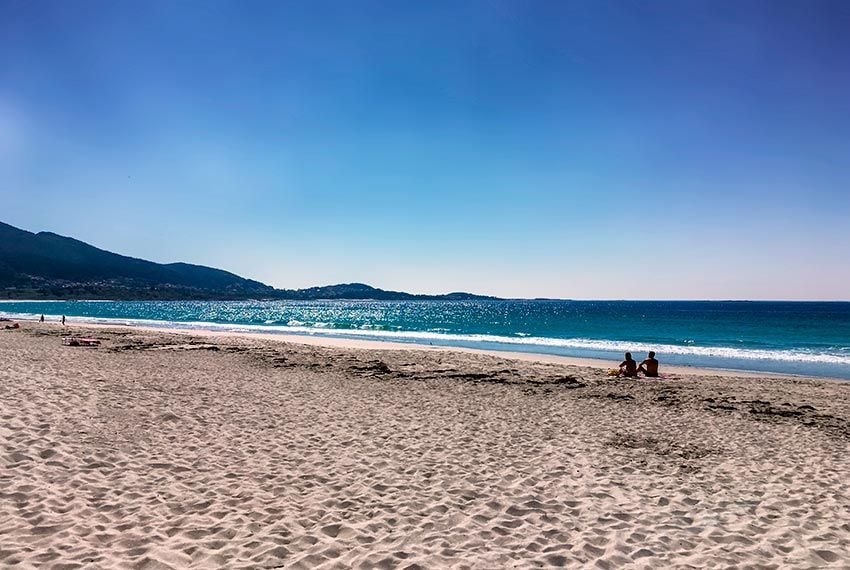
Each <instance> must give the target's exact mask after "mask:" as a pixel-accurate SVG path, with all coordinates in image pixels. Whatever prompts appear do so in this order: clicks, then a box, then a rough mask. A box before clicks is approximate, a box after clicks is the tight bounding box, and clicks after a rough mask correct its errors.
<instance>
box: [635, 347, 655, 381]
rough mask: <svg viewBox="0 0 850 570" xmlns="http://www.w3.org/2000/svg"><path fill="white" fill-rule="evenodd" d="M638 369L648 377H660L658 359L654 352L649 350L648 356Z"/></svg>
mask: <svg viewBox="0 0 850 570" xmlns="http://www.w3.org/2000/svg"><path fill="white" fill-rule="evenodd" d="M637 371H638V372H643V375H644V376H646V377H647V378H658V361H657V360H655V353H654V352H652V351H651V350H650V351H649V355H648V358H647V359H646V360H644V361H643V362H641V363H640V366H638V369H637Z"/></svg>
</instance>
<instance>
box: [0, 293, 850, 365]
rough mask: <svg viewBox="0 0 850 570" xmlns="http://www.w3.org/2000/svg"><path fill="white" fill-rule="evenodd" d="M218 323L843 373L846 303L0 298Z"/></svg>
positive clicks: (30, 307) (31, 308)
mask: <svg viewBox="0 0 850 570" xmlns="http://www.w3.org/2000/svg"><path fill="white" fill-rule="evenodd" d="M41 314H44V315H46V316H47V318H51V319H53V318H56V317H58V316H59V315H67V316H68V317H69V319H70V321H72V322H73V321H89V322H118V323H128V324H145V325H155V326H164V327H185V328H218V329H225V330H234V331H236V330H239V331H245V330H247V331H264V332H280V333H290V334H292V333H294V334H307V335H329V336H338V337H350V338H373V339H378V340H393V341H400V342H409V343H420V344H421V343H424V344H428V343H432V344H435V345H448V346H462V347H471V348H485V349H496V350H508V351H517V352H533V353H543V354H557V355H564V356H576V357H588V358H604V359H609V360H611V361H612V362H619V361H620V360H621V357H622V353H623V352H624V351H627V350H628V351H631V352H632V353H634V355H635V357H636V358H638V360H640V359H642V358H643V357H644V354H645V353H646V351H648V350H654V351H656V352H657V353H658V358H659V359H660V360H661V362H662V364H664V363H667V364H675V365H685V366H698V367H713V368H729V369H739V370H751V371H765V372H784V373H790V374H803V375H812V376H830V377H836V378H845V379H850V303H817V302H812V303H796V302H744V301H728V302H726V301H722V302H721V301H717V302H715V301H452V302H433V301H191V302H186V301H120V302H119V301H99V302H92V301H75V302H3V303H0V315H4V316H13V317H30V318H32V317H37V316H39V315H41Z"/></svg>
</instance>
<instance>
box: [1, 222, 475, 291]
mask: <svg viewBox="0 0 850 570" xmlns="http://www.w3.org/2000/svg"><path fill="white" fill-rule="evenodd" d="M483 298H489V297H481V296H478V295H471V294H469V293H450V294H448V295H413V294H410V293H402V292H398V291H384V290H383V289H377V288H375V287H371V286H369V285H364V284H362V283H349V284H340V285H328V286H324V287H310V288H308V289H275V288H274V287H271V286H269V285H266V284H264V283H260V282H259V281H254V280H251V279H245V278H243V277H240V276H238V275H235V274H233V273H229V272H227V271H223V270H221V269H214V268H212V267H205V266H202V265H191V264H188V263H165V264H163V263H154V262H152V261H145V260H143V259H137V258H134V257H127V256H125V255H119V254H117V253H112V252H109V251H105V250H102V249H99V248H96V247H94V246H92V245H89V244H87V243H84V242H82V241H79V240H76V239H73V238H69V237H65V236H60V235H58V234H54V233H51V232H39V233H32V232H28V231H26V230H21V229H18V228H16V227H14V226H10V225H9V224H5V223H3V222H0V299H116V300H130V299H133V300H150V299H163V300H179V299H183V300H188V299H196V300H214V299H221V300H227V299H234V300H235V299H290V300H316V299H376V300H411V299H423V300H457V299H483Z"/></svg>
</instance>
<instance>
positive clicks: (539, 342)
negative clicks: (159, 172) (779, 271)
mask: <svg viewBox="0 0 850 570" xmlns="http://www.w3.org/2000/svg"><path fill="white" fill-rule="evenodd" d="M0 315H2V316H6V317H10V318H16V319H28V320H33V319H37V318H38V317H39V315H36V314H33V313H3V312H0ZM55 318H56V317H55V316H53V319H55ZM53 319H51V320H53ZM67 320H68V322H77V323H86V322H88V323H95V324H113V325H114V324H119V325H127V326H133V325H136V326H146V327H157V328H179V329H208V330H221V331H230V332H277V333H281V334H305V335H312V336H343V337H358V338H360V337H365V338H373V339H375V340H387V341H391V340H403V341H408V342H425V341H431V342H434V341H436V342H440V343H447V344H451V343H465V344H470V343H472V344H477V343H482V344H484V343H486V344H491V345H492V344H497V345H505V346H506V347H509V346H511V345H514V346H524V347H534V346H538V347H547V348H564V349H577V350H593V351H602V352H620V353H622V352H626V351H631V352H649V351H650V350H653V351H655V352H657V353H658V354H659V355H663V354H668V355H669V354H675V355H682V356H700V357H707V358H721V359H732V360H756V361H758V360H762V361H779V362H800V363H816V364H833V365H841V366H850V354H834V353H824V352H810V351H802V350H763V349H750V348H733V347H715V346H694V345H693V344H689V345H687V346H681V345H673V344H649V343H643V342H631V341H622V340H604V339H587V338H566V339H562V338H551V337H535V336H524V337H517V336H510V337H508V336H499V335H488V334H456V333H443V332H433V331H404V330H392V331H388V330H381V329H363V328H356V329H334V328H331V327H333V324H332V323H324V322H318V323H315V324H314V325H313V326H305V325H304V324H303V323H302V324H299V325H294V324H293V325H242V324H222V323H211V322H204V321H160V320H153V319H117V318H99V317H68V319H67ZM298 322H300V321H295V320H291V321H289V323H298ZM508 350H509V349H508Z"/></svg>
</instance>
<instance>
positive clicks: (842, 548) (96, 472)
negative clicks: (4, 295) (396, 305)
mask: <svg viewBox="0 0 850 570" xmlns="http://www.w3.org/2000/svg"><path fill="white" fill-rule="evenodd" d="M69 329H70V330H71V331H72V332H73V333H74V334H83V335H87V336H96V337H98V338H100V339H102V345H101V346H100V347H97V348H81V347H66V346H62V344H61V337H62V336H64V335H66V334H68V329H65V330H63V329H61V328H60V327H58V326H55V325H48V324H38V323H24V325H23V327H22V329H20V330H15V331H3V330H0V566H2V567H7V566H14V567H21V568H76V567H85V568H138V569H151V570H153V569H159V568H196V567H197V568H263V567H272V568H273V567H284V568H352V567H360V568H411V569H412V568H485V569H497V568H534V567H589V568H602V569H605V568H619V567H624V566H628V567H635V568H665V567H678V568H690V567H693V568H705V567H707V568H728V567H760V568H792V567H799V568H828V567H836V568H847V567H850V497H848V486H847V480H848V476H850V453H849V452H850V382H834V381H824V380H808V379H801V378H775V377H766V378H758V377H752V376H750V377H737V376H733V375H725V376H724V375H719V374H717V373H707V372H702V373H697V374H687V375H686V374H681V373H679V371H676V373H672V374H668V376H667V377H666V378H663V379H652V380H644V379H641V380H623V379H616V378H609V377H607V376H606V375H605V373H604V370H601V369H599V368H594V367H589V366H569V365H565V364H563V363H558V362H535V361H534V359H533V358H525V359H516V358H509V357H505V356H497V355H492V354H480V353H474V352H464V351H455V350H444V349H440V350H428V349H418V348H416V347H404V348H402V347H383V348H382V349H380V350H378V349H375V348H369V347H366V346H356V347H352V346H344V345H342V344H334V345H333V346H319V345H317V344H316V343H315V342H313V344H304V343H292V342H282V341H280V340H276V339H270V338H263V337H257V336H254V337H248V336H239V335H221V334H217V335H211V334H206V335H202V334H199V333H194V334H185V333H175V332H163V331H152V330H143V329H130V328H102V327H87V326H73V327H69Z"/></svg>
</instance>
